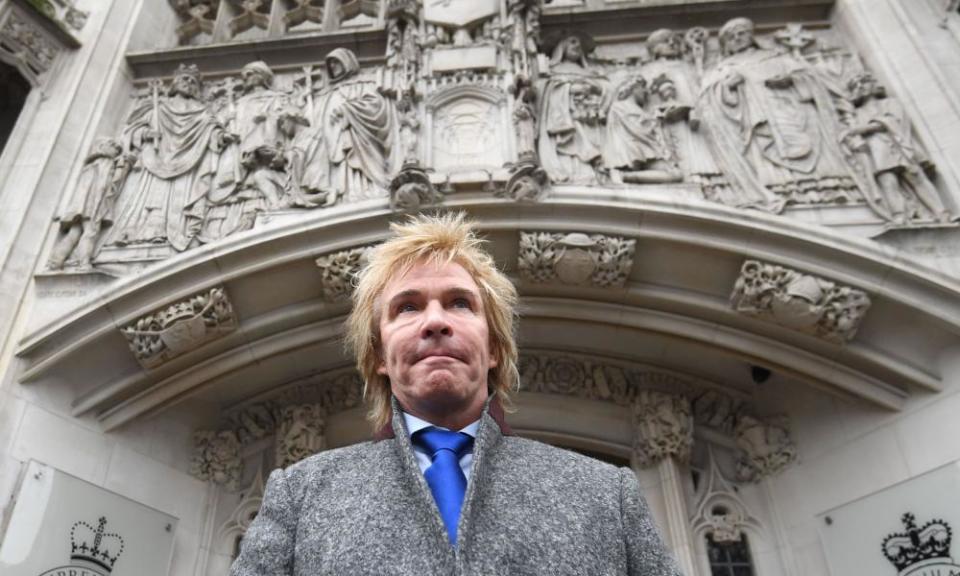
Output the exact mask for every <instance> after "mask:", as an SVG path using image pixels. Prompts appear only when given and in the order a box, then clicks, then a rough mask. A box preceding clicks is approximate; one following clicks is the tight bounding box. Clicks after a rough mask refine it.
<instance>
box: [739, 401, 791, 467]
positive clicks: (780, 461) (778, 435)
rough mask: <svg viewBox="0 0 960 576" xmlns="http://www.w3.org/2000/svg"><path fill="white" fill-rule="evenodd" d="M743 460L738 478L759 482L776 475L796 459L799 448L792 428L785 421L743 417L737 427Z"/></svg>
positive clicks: (740, 460)
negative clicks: (793, 436) (791, 430)
mask: <svg viewBox="0 0 960 576" xmlns="http://www.w3.org/2000/svg"><path fill="white" fill-rule="evenodd" d="M734 437H735V438H736V441H737V447H738V448H739V449H740V459H739V460H738V462H737V477H738V478H739V479H740V480H743V481H746V482H757V481H759V480H762V479H763V478H766V477H768V476H772V475H773V474H776V473H777V472H779V471H780V470H783V469H784V468H785V467H787V465H789V464H790V463H791V462H793V461H794V460H796V459H797V449H796V446H794V444H793V440H792V439H791V438H790V431H789V430H788V429H787V426H786V425H785V424H784V423H782V422H761V421H760V420H758V419H756V418H754V417H752V416H746V415H744V416H741V417H740V418H739V419H738V421H737V426H736V428H735V429H734Z"/></svg>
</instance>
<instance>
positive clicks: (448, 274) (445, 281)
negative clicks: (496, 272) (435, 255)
mask: <svg viewBox="0 0 960 576" xmlns="http://www.w3.org/2000/svg"><path fill="white" fill-rule="evenodd" d="M429 288H442V289H444V290H461V291H464V290H465V291H471V292H478V291H479V288H478V286H477V283H476V281H475V280H474V279H473V276H471V275H470V273H469V272H467V270H466V268H464V267H463V266H461V265H460V264H458V263H457V262H439V263H437V262H430V261H421V262H417V263H415V264H413V265H412V266H410V268H408V269H406V270H403V271H401V273H399V274H397V275H395V276H393V277H391V278H390V279H389V280H387V284H386V286H384V291H383V295H384V296H385V297H387V298H391V297H392V296H393V295H394V294H397V293H400V292H409V291H411V290H413V291H421V290H423V289H429Z"/></svg>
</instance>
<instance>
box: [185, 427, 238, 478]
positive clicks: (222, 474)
mask: <svg viewBox="0 0 960 576" xmlns="http://www.w3.org/2000/svg"><path fill="white" fill-rule="evenodd" d="M193 445H194V455H193V462H192V463H191V465H190V473H191V474H192V475H193V476H195V477H196V478H199V479H200V480H208V481H210V482H213V483H214V484H218V485H220V486H224V487H226V488H227V489H229V490H235V489H237V488H238V483H239V482H240V477H241V475H242V473H243V461H242V460H241V457H240V440H239V439H238V438H237V435H236V434H235V433H234V432H233V431H232V430H220V431H212V430H201V431H199V432H196V433H194V435H193Z"/></svg>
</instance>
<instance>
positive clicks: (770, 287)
mask: <svg viewBox="0 0 960 576" xmlns="http://www.w3.org/2000/svg"><path fill="white" fill-rule="evenodd" d="M730 302H731V305H732V306H733V309H734V310H736V311H737V312H740V313H742V314H746V315H749V316H757V317H759V318H764V319H767V320H770V321H772V322H775V323H777V324H780V325H781V326H785V327H787V328H791V329H793V330H797V331H800V332H804V333H807V334H812V335H814V336H817V337H819V338H823V339H825V340H829V341H831V342H836V343H845V342H849V341H850V340H852V339H853V337H854V336H855V335H856V333H857V328H858V327H859V326H860V322H861V321H862V320H863V317H864V315H865V314H866V312H867V310H868V309H869V308H870V297H869V296H868V295H867V294H866V293H865V292H863V291H862V290H858V289H856V288H852V287H849V286H842V285H839V284H836V283H835V282H831V281H829V280H826V279H823V278H819V277H816V276H812V275H810V274H805V273H803V272H800V271H798V270H793V269H790V268H786V267H784V266H778V265H776V264H770V263H766V262H760V261H758V260H747V261H746V262H744V263H743V266H742V267H741V269H740V277H739V278H737V281H736V284H735V285H734V289H733V294H732V295H731V296H730Z"/></svg>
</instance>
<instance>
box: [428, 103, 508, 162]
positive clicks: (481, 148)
mask: <svg viewBox="0 0 960 576" xmlns="http://www.w3.org/2000/svg"><path fill="white" fill-rule="evenodd" d="M500 120H501V108H500V106H499V105H497V104H496V103H493V102H490V101H489V100H486V99H483V98H478V97H474V96H464V97H461V98H457V99H454V100H453V101H451V102H449V103H448V104H446V105H445V106H443V107H442V108H439V109H438V110H437V111H436V115H435V116H434V120H433V135H432V137H433V163H434V166H435V167H436V168H437V169H438V170H440V169H450V170H460V171H462V170H466V169H468V168H482V167H496V168H499V167H500V166H502V165H503V163H504V162H506V155H505V152H504V150H503V141H504V131H503V125H502V123H501V122H500Z"/></svg>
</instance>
